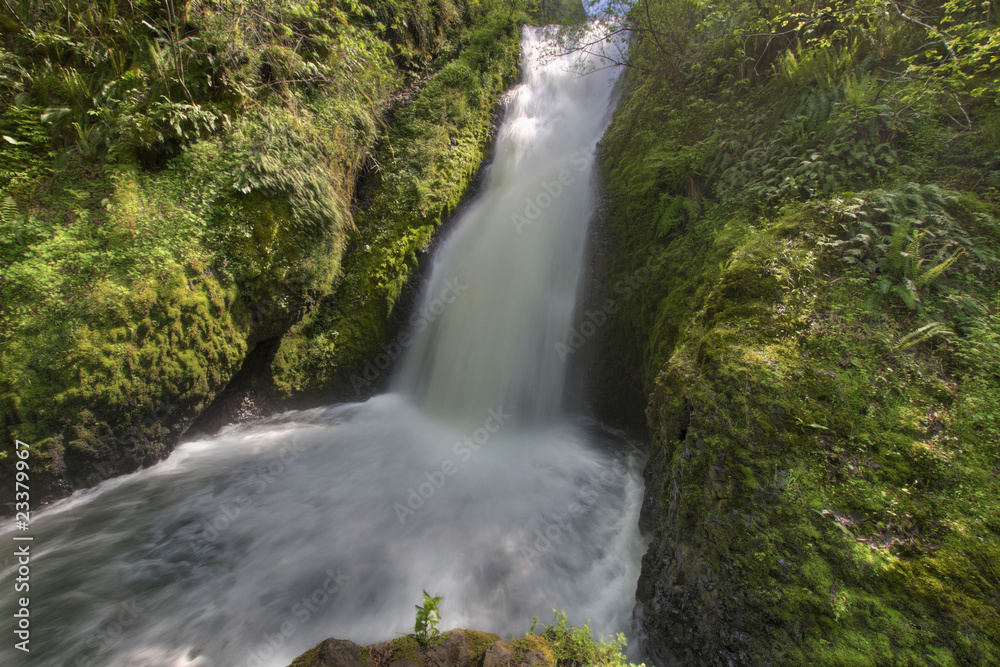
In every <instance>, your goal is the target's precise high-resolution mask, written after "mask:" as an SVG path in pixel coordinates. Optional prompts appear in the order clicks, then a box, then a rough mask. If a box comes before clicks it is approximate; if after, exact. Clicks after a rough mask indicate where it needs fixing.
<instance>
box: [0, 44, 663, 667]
mask: <svg viewBox="0 0 1000 667" xmlns="http://www.w3.org/2000/svg"><path fill="white" fill-rule="evenodd" d="M541 41H542V37H541V34H540V32H539V31H535V30H526V31H525V38H524V44H525V67H524V71H525V83H524V84H522V85H521V86H519V87H518V88H516V89H515V90H514V91H513V92H512V94H511V101H510V107H509V109H508V113H507V120H506V121H505V123H504V126H503V128H502V130H501V133H500V137H499V138H498V146H497V155H496V160H495V164H494V166H493V167H492V169H491V171H490V174H489V177H488V181H487V185H486V188H485V191H484V193H483V195H482V196H481V198H480V199H479V200H478V201H477V202H475V203H474V204H473V205H472V206H470V207H469V209H468V211H467V212H466V213H465V214H464V216H463V218H462V219H461V220H459V221H457V223H456V228H455V231H454V233H453V234H452V236H451V237H450V238H449V239H448V240H447V241H446V243H445V244H444V245H443V247H442V249H441V251H440V253H439V256H438V261H437V263H436V266H435V268H434V270H433V274H432V276H431V278H430V280H429V282H428V285H427V287H426V289H425V294H426V296H425V297H424V302H423V304H422V305H421V307H420V310H419V311H418V312H423V313H425V314H426V315H427V317H426V318H425V320H424V321H427V322H430V323H431V324H430V326H427V327H425V328H424V329H423V330H422V331H420V332H419V333H417V335H416V338H415V342H414V344H413V345H412V346H411V347H410V349H409V350H408V352H407V355H408V356H407V359H406V361H405V363H404V364H403V368H402V370H401V374H400V378H399V381H398V384H397V387H398V391H397V392H396V393H392V394H386V395H383V396H378V397H375V398H373V399H371V400H369V401H367V402H365V403H363V404H347V405H337V406H332V407H328V408H322V409H317V410H310V411H304V412H290V413H286V414H284V415H279V416H277V417H274V418H271V419H268V420H264V421H262V422H259V423H256V424H253V425H249V426H242V427H237V428H232V429H230V430H229V431H228V432H227V433H224V434H223V435H221V436H219V437H216V438H213V439H211V440H205V441H199V442H189V443H186V444H184V445H182V446H180V447H178V448H177V449H176V450H175V451H174V453H173V454H172V455H171V456H170V457H169V458H168V459H167V460H166V461H164V462H162V463H160V464H158V465H156V466H153V467H152V468H149V469H147V470H144V471H141V472H138V473H135V474H133V475H129V476H127V477H124V478H119V479H115V480H111V481H109V482H105V483H104V484H101V485H100V486H99V487H97V488H96V489H94V490H91V491H89V492H85V493H78V494H75V495H74V496H73V497H72V498H70V499H68V500H66V501H63V502H61V503H58V504H57V505H55V506H53V507H51V508H49V509H47V510H46V511H44V512H41V513H39V514H37V515H36V516H35V518H34V521H33V522H32V528H31V531H30V534H31V535H32V536H33V537H34V541H33V542H32V543H31V544H32V547H31V548H32V561H31V580H30V585H31V590H30V592H29V593H26V594H25V595H27V596H29V597H30V599H31V603H30V609H31V619H32V625H31V632H32V635H31V653H30V654H29V655H25V654H23V653H21V652H19V651H16V650H15V649H13V647H12V644H13V640H12V639H11V638H10V635H9V634H8V638H7V639H6V640H5V641H4V642H3V643H2V644H0V664H4V665H22V664H23V665H130V666H131V665H148V666H150V667H154V666H155V667H160V666H163V665H199V666H201V665H204V666H209V665H211V666H225V667H228V666H237V665H238V666H241V667H245V666H251V665H260V666H268V667H270V666H278V665H287V664H288V663H289V662H290V661H291V660H292V658H294V657H295V656H296V655H298V654H299V653H301V652H302V651H305V650H307V649H308V648H310V647H311V646H313V645H314V644H316V643H317V642H319V641H321V640H323V639H325V638H326V637H330V636H336V637H350V638H351V639H353V640H355V641H357V642H359V643H367V642H372V641H378V640H385V639H390V638H392V637H394V636H398V635H399V634H404V633H407V632H410V631H412V626H413V618H414V609H413V605H414V604H415V603H418V602H420V595H421V591H422V590H424V589H426V590H428V591H429V592H431V593H432V594H435V595H443V596H444V602H443V603H442V606H441V611H442V616H443V627H444V628H451V627H475V628H477V629H481V630H489V631H493V632H497V633H499V634H501V635H505V636H512V635H519V634H521V633H523V632H525V631H526V630H527V629H528V627H529V626H530V622H531V621H530V619H531V617H532V616H538V617H540V618H541V619H542V620H543V621H546V620H550V619H551V616H552V609H553V608H563V609H566V611H567V612H568V615H569V617H570V620H571V621H573V622H575V623H577V624H582V623H583V622H584V621H586V620H587V619H590V621H591V627H592V628H594V630H595V631H596V633H597V634H598V635H600V634H602V633H603V634H606V635H610V634H612V633H616V632H619V631H624V632H628V631H629V628H630V614H631V610H632V606H633V604H634V594H635V584H636V581H637V579H638V574H639V561H640V558H641V555H642V552H643V551H644V548H645V545H644V543H643V541H642V539H641V537H640V536H639V534H638V529H637V522H638V512H639V506H640V502H641V496H642V482H641V476H640V470H641V463H642V461H641V457H640V456H639V455H638V454H637V450H636V448H635V447H634V445H633V444H632V443H630V442H629V441H628V440H627V439H625V438H624V437H623V436H621V435H620V434H617V433H615V432H613V431H610V430H608V429H606V428H604V427H601V426H600V425H599V424H596V423H594V422H591V421H588V420H586V419H582V418H570V417H566V416H562V415H561V412H560V404H561V397H562V393H563V389H564V387H563V385H564V382H565V370H566V369H565V366H564V364H563V362H562V360H561V359H560V358H559V356H558V355H557V354H556V351H555V344H556V343H557V342H561V341H563V340H564V339H565V336H566V332H567V331H568V329H569V325H570V318H571V317H572V311H573V307H574V300H575V294H576V291H577V283H578V280H579V274H580V270H581V262H582V246H583V239H584V235H585V233H586V225H587V223H588V219H589V217H590V214H591V210H592V202H591V190H590V165H589V160H587V159H586V156H588V155H589V152H590V149H592V147H593V144H594V142H596V140H597V139H598V138H599V137H600V134H601V133H602V132H603V127H604V121H605V115H606V112H607V109H608V106H609V99H610V91H611V84H612V82H611V80H610V79H609V75H608V73H607V72H604V73H598V74H593V75H589V76H587V77H580V76H578V74H577V73H576V72H575V71H572V70H570V69H569V68H568V64H569V63H568V62H567V60H569V59H563V60H562V61H557V62H555V63H552V64H550V65H548V66H545V67H543V68H536V67H535V63H536V59H537V48H538V46H539V43H540V42H541ZM561 171H562V172H569V175H570V176H571V177H572V178H567V177H565V176H564V177H563V181H564V183H563V191H562V192H561V193H559V194H558V195H555V196H553V195H551V194H550V195H549V196H550V197H551V200H550V201H548V202H546V200H545V198H544V197H542V198H541V199H539V195H541V194H542V193H546V192H547V191H546V189H545V185H544V184H545V183H546V182H549V183H550V184H551V183H552V182H558V180H559V174H560V172H561ZM550 190H554V188H551V187H550ZM525 198H527V199H528V200H529V201H532V202H534V203H535V205H537V206H539V211H538V212H539V215H538V216H537V217H534V218H533V217H532V215H531V214H533V213H534V211H533V210H530V207H529V206H528V204H527V203H526V202H525ZM526 209H527V210H526ZM515 213H516V214H518V215H521V216H523V217H524V219H525V220H530V221H531V222H530V224H523V223H519V224H521V227H520V233H518V227H517V226H516V225H515V222H514V221H512V219H511V216H512V214H515ZM445 281H451V282H450V283H446V282H445ZM449 284H450V286H451V287H450V288H449ZM439 300H440V301H439ZM418 328H419V327H418ZM12 532H13V531H12V526H11V525H10V523H9V522H7V523H6V524H4V525H3V526H0V542H2V543H5V544H8V545H9V544H12V542H11V534H12ZM15 570H16V563H15V562H14V561H13V560H10V559H8V560H7V561H5V562H3V567H2V571H0V576H2V579H3V581H5V582H12V581H13V579H14V577H15V576H16V575H15ZM12 597H13V596H11V595H8V594H6V593H5V594H4V601H3V605H2V613H3V614H4V616H5V617H6V618H7V619H10V618H11V614H12V613H13V600H12V599H11V598H12ZM7 623H8V624H9V621H8V622H7ZM5 627H9V625H5Z"/></svg>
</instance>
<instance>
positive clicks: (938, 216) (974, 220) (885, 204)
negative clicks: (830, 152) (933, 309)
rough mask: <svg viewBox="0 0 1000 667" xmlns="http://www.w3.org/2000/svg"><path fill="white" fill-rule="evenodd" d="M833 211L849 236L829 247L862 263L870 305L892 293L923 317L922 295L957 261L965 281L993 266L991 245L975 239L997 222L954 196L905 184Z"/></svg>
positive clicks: (847, 259) (850, 261) (930, 187)
mask: <svg viewBox="0 0 1000 667" xmlns="http://www.w3.org/2000/svg"><path fill="white" fill-rule="evenodd" d="M834 212H835V213H837V214H838V215H839V216H840V217H841V218H842V219H843V220H844V221H845V222H844V223H842V224H843V228H844V230H845V231H847V232H848V233H849V234H853V236H850V237H849V238H847V239H843V240H836V241H833V242H832V243H831V245H832V246H833V247H834V248H837V249H838V250H840V251H841V252H842V253H843V257H842V261H844V262H845V263H846V264H849V265H853V264H860V265H862V266H864V267H865V268H866V269H867V270H868V271H869V272H870V273H871V274H872V275H873V277H875V279H876V283H875V284H876V287H877V290H876V293H875V294H874V295H873V300H872V305H873V306H875V305H877V303H878V301H879V300H880V299H881V298H882V297H883V296H886V295H888V294H893V295H896V296H898V297H899V298H900V299H901V300H902V301H903V303H904V304H905V305H906V306H907V307H908V308H911V309H917V310H919V311H920V312H921V313H923V312H924V311H925V309H924V305H923V300H922V298H921V296H922V294H923V293H925V292H926V291H927V290H928V289H929V288H930V287H931V286H932V285H933V284H934V283H935V282H937V281H938V280H939V279H940V278H941V277H942V275H943V274H944V273H945V271H947V270H948V269H949V268H950V267H952V266H953V265H955V264H956V263H957V262H959V260H963V262H962V268H963V273H964V276H963V277H964V279H965V281H966V282H968V281H975V280H979V279H981V278H982V277H983V276H984V275H986V273H987V272H988V271H989V270H990V267H991V266H993V265H995V264H996V262H997V256H996V253H995V252H994V251H993V249H992V248H991V247H990V245H989V244H987V243H983V242H982V240H981V239H980V238H977V237H976V236H975V234H976V233H977V232H979V233H993V232H995V230H996V229H997V221H996V220H995V218H993V217H992V216H990V215H988V214H986V213H982V212H979V211H975V210H973V209H971V208H969V207H968V206H967V205H966V203H965V202H963V201H962V200H961V198H960V196H959V194H958V193H957V192H951V191H947V190H942V189H941V188H938V187H937V186H934V185H926V186H921V185H919V184H916V183H908V184H903V185H901V186H900V187H899V188H898V189H896V190H891V191H878V192H875V193H872V195H870V196H869V197H868V198H865V199H860V198H852V199H849V200H848V202H846V203H838V204H837V205H836V207H835V208H834ZM927 253H930V254H931V255H932V256H931V257H927V256H925V255H926V254H927Z"/></svg>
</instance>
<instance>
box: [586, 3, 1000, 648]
mask: <svg viewBox="0 0 1000 667" xmlns="http://www.w3.org/2000/svg"><path fill="white" fill-rule="evenodd" d="M996 12H997V7H996V5H995V3H994V4H990V3H974V2H944V3H938V2H921V3H916V4H907V5H903V4H899V3H893V2H864V3H862V2H837V3H828V6H826V7H825V8H823V9H816V8H814V7H813V6H811V5H803V4H801V3H796V2H792V3H779V4H778V5H773V4H769V5H767V6H764V5H761V4H759V3H758V4H750V3H743V2H727V3H725V4H724V5H717V6H707V5H702V4H698V3H688V2H679V1H676V0H649V1H648V2H647V1H646V0H640V2H637V3H635V7H634V8H633V10H632V13H631V14H630V25H631V27H632V28H633V29H634V33H633V44H632V51H631V58H630V62H629V65H630V67H629V70H628V72H627V74H626V78H625V84H624V91H623V100H622V103H621V105H620V107H619V109H618V112H617V115H616V117H615V120H614V123H613V124H612V127H611V128H610V130H609V132H608V134H607V135H606V138H605V140H604V144H603V155H604V159H603V165H604V169H605V173H606V198H607V204H608V211H607V215H606V222H605V228H604V234H605V237H606V242H607V244H608V249H609V250H610V252H609V257H610V259H609V261H608V266H607V268H606V271H607V275H608V277H607V287H606V290H605V293H604V294H602V295H600V296H601V298H603V299H612V300H615V301H616V303H618V305H619V306H620V308H621V312H620V313H619V314H617V315H616V316H615V317H614V318H611V319H610V320H609V323H608V324H607V325H606V326H605V327H604V328H603V329H602V339H601V344H600V347H601V350H600V352H599V354H598V355H597V356H598V358H599V359H601V360H602V364H603V365H602V367H601V370H600V372H599V373H598V376H597V379H598V384H599V385H600V386H601V389H602V394H603V399H602V406H603V409H604V410H605V411H606V412H607V413H608V414H617V415H622V414H625V413H627V412H628V411H629V409H630V408H629V406H635V405H646V404H647V400H646V397H647V396H648V397H649V401H648V408H647V411H646V417H647V419H648V423H649V425H650V427H651V428H652V431H653V436H654V444H653V450H652V453H651V462H650V465H649V468H648V469H647V498H646V503H645V505H644V509H643V525H644V527H645V528H646V529H647V530H649V531H651V532H652V534H653V536H654V542H653V546H652V547H651V549H650V551H649V553H648V554H647V555H646V557H645V560H644V563H643V574H642V578H641V580H640V584H639V593H638V596H639V600H640V603H641V606H642V608H643V619H644V623H645V625H646V630H647V632H648V633H649V636H650V640H649V648H650V649H651V650H652V651H653V653H654V655H656V656H659V657H660V658H663V657H665V656H673V657H675V658H677V659H679V660H681V661H682V662H683V663H684V664H795V665H798V664H817V665H819V664H823V665H865V664H872V665H874V664H912V665H918V664H920V665H924V664H926V665H987V664H995V663H997V662H998V661H1000V642H998V638H1000V502H998V499H1000V479H998V477H1000V457H998V447H997V445H998V442H1000V400H998V397H1000V348H998V346H997V343H998V342H1000V340H998V335H1000V276H998V267H1000V265H998V262H997V253H998V252H1000V225H998V222H997V221H998V217H1000V216H998V213H1000V206H998V202H997V196H998V188H1000V106H998V104H1000V84H998V76H1000V66H998V60H1000V38H998V34H1000V32H998V31H997V13H996ZM651 254H652V255H653V256H657V257H659V258H660V261H657V262H655V263H653V264H650V262H649V259H648V258H649V257H650V256H651ZM644 271H653V275H652V276H651V277H650V276H648V275H646V274H645V273H643V272H644ZM623 367H624V368H628V369H630V370H631V372H629V373H623V372H622V368H623ZM632 414H635V412H633V413H632Z"/></svg>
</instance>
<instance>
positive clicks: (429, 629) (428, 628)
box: [413, 591, 444, 645]
mask: <svg viewBox="0 0 1000 667" xmlns="http://www.w3.org/2000/svg"><path fill="white" fill-rule="evenodd" d="M443 599H444V598H443V597H441V596H438V597H431V596H430V595H428V593H427V591H424V604H423V606H420V605H414V606H415V607H416V608H417V620H416V623H414V624H413V636H414V637H415V638H416V640H417V641H418V642H420V643H421V644H424V645H426V644H427V643H428V642H430V641H431V640H432V639H434V638H435V637H437V636H438V635H440V634H441V631H440V630H438V627H437V626H438V623H440V622H441V614H440V612H439V611H438V605H439V604H441V600H443Z"/></svg>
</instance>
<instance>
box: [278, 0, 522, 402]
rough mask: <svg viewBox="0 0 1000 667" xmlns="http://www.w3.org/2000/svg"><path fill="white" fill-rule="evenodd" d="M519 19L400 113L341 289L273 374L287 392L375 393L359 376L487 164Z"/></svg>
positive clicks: (300, 330) (296, 334)
mask: <svg viewBox="0 0 1000 667" xmlns="http://www.w3.org/2000/svg"><path fill="white" fill-rule="evenodd" d="M520 18H521V16H520V15H518V14H514V15H502V16H499V17H494V19H493V20H491V21H490V22H489V23H487V24H486V25H484V26H482V27H480V28H478V29H477V30H476V31H474V32H473V33H472V34H471V35H470V36H469V38H468V42H467V44H466V46H465V48H464V49H463V50H462V51H461V52H460V55H459V56H458V59H457V60H456V61H454V62H452V63H450V64H449V65H447V66H446V67H444V68H443V69H442V70H441V71H440V72H439V73H438V74H437V75H435V76H434V77H433V78H432V79H431V80H430V81H429V82H428V83H427V85H426V86H425V87H424V88H423V90H421V92H420V94H419V95H418V97H417V98H416V99H415V100H414V101H413V102H412V103H411V104H410V106H408V107H406V108H405V109H403V110H402V111H401V112H399V116H398V117H397V119H396V122H395V124H394V126H393V129H392V131H391V132H390V133H389V136H388V137H387V139H386V141H385V142H384V144H383V145H382V147H381V148H380V151H379V154H378V156H377V158H376V159H377V161H378V162H379V163H380V164H381V165H382V166H383V170H382V173H381V174H380V176H379V182H378V184H377V186H376V189H375V193H374V195H373V197H372V201H371V203H370V204H369V205H368V206H367V208H365V209H364V210H363V211H360V212H359V213H358V215H357V217H356V225H357V233H356V234H355V236H354V238H353V239H352V241H351V246H352V247H351V250H350V252H349V253H348V255H347V256H346V257H345V260H344V265H343V273H342V278H341V280H340V283H339V285H338V287H337V288H336V290H335V291H334V292H333V293H332V294H331V295H330V296H329V297H327V298H325V299H323V300H321V301H320V302H319V304H318V306H317V308H316V309H315V310H314V311H313V312H312V313H311V314H310V315H309V316H308V317H307V318H306V319H305V320H304V321H303V322H302V324H301V325H299V326H298V327H296V328H295V329H293V330H292V331H291V332H290V333H289V335H287V336H286V337H285V339H284V340H283V341H282V346H281V348H280V349H279V351H278V354H277V356H276V359H275V364H274V372H273V378H274V383H275V386H276V387H277V388H278V390H279V391H280V392H281V393H283V394H286V395H287V394H290V393H293V392H297V391H307V390H315V389H319V388H322V387H326V386H330V385H331V384H335V385H339V386H342V387H353V388H354V389H355V391H356V392H357V391H359V390H360V389H361V388H362V387H364V386H367V385H370V381H369V380H367V379H362V378H361V369H362V367H363V365H364V363H365V362H366V361H370V360H371V359H373V358H374V357H375V356H376V354H377V353H378V352H379V347H378V345H379V344H380V343H382V342H384V341H385V340H386V339H387V338H388V333H389V331H390V330H391V327H392V326H393V323H394V321H395V320H394V318H395V317H397V316H398V313H397V312H396V304H397V301H398V299H399V296H400V293H401V291H402V289H403V287H404V286H405V285H406V284H407V283H408V282H409V281H410V279H411V278H412V277H413V275H414V271H415V270H416V268H417V262H418V253H419V252H421V251H422V250H424V249H426V247H427V246H428V244H429V243H430V241H431V238H432V236H433V234H434V232H435V230H436V229H437V228H438V227H439V226H440V225H441V222H442V221H443V220H444V219H445V218H446V217H447V216H448V215H449V214H450V213H451V212H452V211H454V210H455V209H456V208H457V206H458V204H459V203H460V202H461V199H462V197H463V196H464V194H465V192H466V191H467V189H468V187H469V185H470V184H471V182H472V179H473V177H474V176H475V174H476V173H477V171H478V169H479V165H480V164H481V162H482V160H483V158H484V157H485V151H486V149H487V147H488V143H489V139H490V136H491V132H492V122H493V117H492V111H493V109H494V106H495V104H496V100H497V99H498V98H499V96H500V95H501V94H502V93H503V91H504V90H506V88H507V87H508V86H509V85H510V83H511V82H512V81H513V78H514V76H515V74H516V71H517V62H518V53H519V45H520V32H519V30H518V26H519V23H518V21H519V19H520ZM352 375H353V376H354V377H355V379H356V380H357V381H356V382H353V383H352V382H351V376H352Z"/></svg>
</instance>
